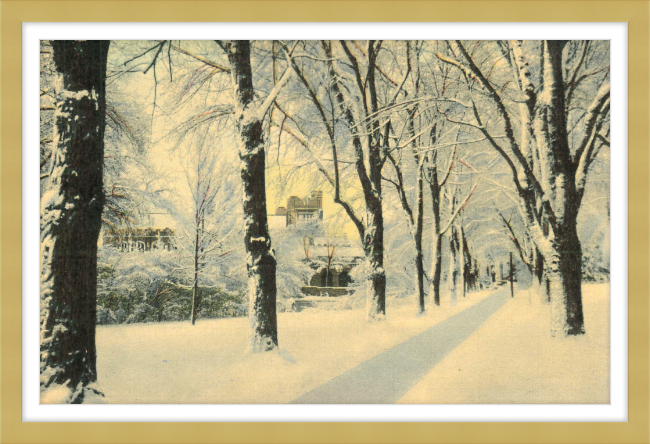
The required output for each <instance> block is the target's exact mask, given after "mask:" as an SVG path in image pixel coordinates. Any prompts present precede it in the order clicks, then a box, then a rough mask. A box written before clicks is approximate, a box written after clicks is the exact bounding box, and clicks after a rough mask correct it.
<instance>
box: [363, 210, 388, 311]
mask: <svg viewBox="0 0 650 444" xmlns="http://www.w3.org/2000/svg"><path fill="white" fill-rule="evenodd" d="M366 207H367V213H366V215H367V218H366V219H367V224H366V230H365V239H364V250H365V253H366V260H367V261H368V280H367V284H366V291H367V293H366V309H367V317H368V320H369V321H373V320H380V319H383V318H384V317H385V316H386V273H385V271H384V219H383V217H384V216H383V210H382V206H381V200H377V201H376V202H375V201H371V202H368V203H367V205H366Z"/></svg>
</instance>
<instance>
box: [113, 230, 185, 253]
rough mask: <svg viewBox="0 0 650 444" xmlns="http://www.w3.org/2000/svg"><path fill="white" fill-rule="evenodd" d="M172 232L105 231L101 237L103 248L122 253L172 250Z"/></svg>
mask: <svg viewBox="0 0 650 444" xmlns="http://www.w3.org/2000/svg"><path fill="white" fill-rule="evenodd" d="M173 239H174V230H172V229H171V228H134V227H131V228H118V229H107V230H105V231H104V236H103V237H102V240H103V243H104V245H105V246H112V247H115V248H117V249H119V250H121V251H124V252H130V251H152V250H168V251H171V250H173V249H174V246H173V243H172V242H173Z"/></svg>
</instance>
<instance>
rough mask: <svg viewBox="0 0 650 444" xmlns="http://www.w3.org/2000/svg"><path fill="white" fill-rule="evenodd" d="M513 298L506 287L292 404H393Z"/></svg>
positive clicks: (317, 388) (306, 394)
mask: <svg viewBox="0 0 650 444" xmlns="http://www.w3.org/2000/svg"><path fill="white" fill-rule="evenodd" d="M508 299H510V290H509V289H503V290H500V291H498V292H496V293H495V294H493V295H491V296H488V297H487V298H485V299H484V300H482V301H480V302H477V303H476V304H474V305H472V306H470V307H468V308H466V309H465V310H463V311H461V312H460V313H457V314H455V315H453V316H451V317H449V318H447V319H445V320H444V321H441V322H439V323H438V324H436V325H434V326H432V327H430V328H428V329H427V330H425V331H424V332H423V333H420V334H418V335H416V336H413V337H412V338H410V339H407V340H406V341H404V342H402V343H400V344H398V345H396V346H395V347H393V348H391V349H388V350H386V351H385V352H382V353H380V354H379V355H377V356H375V357H374V358H371V359H369V360H368V361H366V362H364V363H362V364H359V365H358V366H356V367H354V368H352V369H350V370H348V371H346V372H345V373H343V374H341V375H339V376H337V377H336V378H334V379H332V380H330V381H328V382H326V383H324V384H323V385H321V386H319V387H316V388H315V389H313V390H311V391H309V392H307V393H305V394H304V395H302V396H300V397H298V398H297V399H295V400H293V401H291V402H290V404H394V403H396V402H397V401H398V400H399V399H401V398H402V397H403V396H404V395H405V394H406V393H407V392H408V391H409V390H410V389H411V388H412V387H413V386H414V385H415V384H416V383H417V382H418V381H420V380H421V379H422V378H423V377H424V376H425V375H426V374H427V373H429V371H431V369H432V368H433V367H434V366H435V365H436V364H438V363H439V362H440V361H441V360H442V359H443V358H444V357H445V356H447V355H448V354H449V353H450V352H451V351H452V350H453V349H455V348H456V347H457V346H459V345H460V344H461V343H462V342H463V341H465V340H466V339H467V338H468V337H469V336H470V335H471V334H472V333H473V332H474V331H475V330H476V329H477V328H478V327H479V326H480V325H481V324H483V322H485V321H486V320H487V319H488V318H489V317H490V316H492V315H493V314H494V313H495V312H496V311H497V310H498V309H499V308H501V307H502V306H503V305H504V304H505V303H506V301H508Z"/></svg>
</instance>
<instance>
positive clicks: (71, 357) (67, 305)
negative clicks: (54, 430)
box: [40, 41, 110, 403]
mask: <svg viewBox="0 0 650 444" xmlns="http://www.w3.org/2000/svg"><path fill="white" fill-rule="evenodd" d="M109 44H110V42H109V41H53V42H52V47H53V58H54V65H55V70H56V74H55V75H56V81H55V82H54V83H55V85H56V91H55V93H56V111H55V116H54V120H55V122H54V137H53V139H54V141H55V147H54V154H53V156H52V158H53V162H52V167H51V171H50V179H49V183H48V184H47V188H46V190H45V192H44V194H43V197H42V201H41V358H40V361H41V365H40V367H41V368H40V371H41V391H42V392H43V391H45V390H47V389H51V388H53V387H54V386H56V385H59V386H65V387H66V388H67V389H68V391H69V392H68V395H67V396H66V397H65V398H64V399H59V400H58V401H60V402H67V403H81V402H83V401H84V399H85V398H86V396H87V395H88V394H89V393H91V392H95V393H98V392H97V390H96V389H93V388H91V387H89V385H90V384H92V383H93V382H95V381H97V368H96V357H97V355H96V348H95V323H96V300H97V241H98V237H99V231H100V228H101V216H102V210H103V206H104V190H103V178H102V173H103V158H104V127H105V120H104V115H105V110H106V97H105V90H106V61H107V56H108V48H109Z"/></svg>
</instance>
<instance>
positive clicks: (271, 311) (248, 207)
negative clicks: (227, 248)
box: [228, 40, 278, 352]
mask: <svg viewBox="0 0 650 444" xmlns="http://www.w3.org/2000/svg"><path fill="white" fill-rule="evenodd" d="M250 49H251V48H250V41H248V40H235V41H231V42H228V59H229V60H230V66H231V72H232V78H233V83H234V85H235V115H236V125H237V130H238V136H239V140H238V142H239V157H240V158H241V161H242V162H241V178H242V182H243V185H244V199H243V202H244V243H245V247H246V253H247V264H246V265H247V269H248V295H249V306H250V324H251V338H250V350H251V351H252V352H263V351H268V350H273V349H274V348H276V347H277V346H278V325H277V314H276V294H277V288H276V275H275V271H276V261H275V255H274V253H273V250H272V249H271V237H270V235H269V228H268V221H267V211H266V178H265V177H266V176H265V153H264V137H263V132H262V131H263V130H262V120H261V119H262V116H259V115H258V113H256V112H255V110H254V109H252V102H253V100H254V97H255V91H254V89H253V73H252V69H251V62H250Z"/></svg>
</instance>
